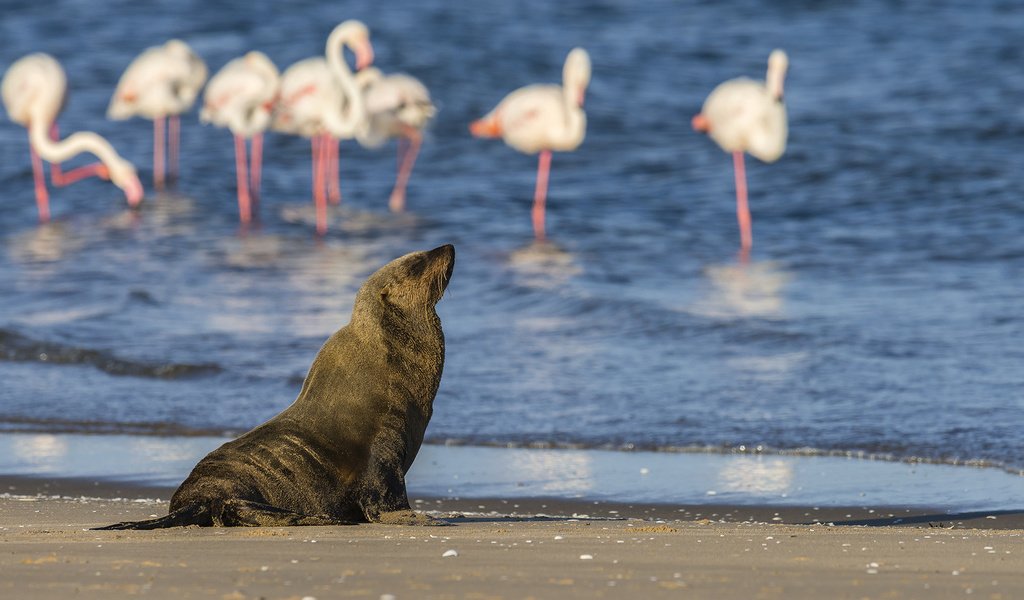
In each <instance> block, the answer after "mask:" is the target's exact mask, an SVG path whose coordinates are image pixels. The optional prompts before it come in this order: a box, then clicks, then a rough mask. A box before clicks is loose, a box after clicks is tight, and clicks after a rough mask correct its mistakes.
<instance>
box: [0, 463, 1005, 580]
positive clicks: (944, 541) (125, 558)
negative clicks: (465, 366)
mask: <svg viewBox="0 0 1024 600" xmlns="http://www.w3.org/2000/svg"><path fill="white" fill-rule="evenodd" d="M0 485H2V487H0V490H4V491H7V494H5V495H4V496H3V497H0V550H2V552H0V598H5V599H6V598H12V599H14V598H70V597H76V598H78V597H81V598H112V597H122V596H131V595H140V596H141V595H145V596H146V597H152V598H220V599H243V598H293V599H296V600H301V599H303V598H317V599H319V600H324V599H327V598H349V597H356V598H372V599H375V600H376V599H378V598H386V597H388V596H389V595H390V596H393V597H394V598H397V599H407V598H633V599H639V598H660V597H671V598H721V599H729V598H814V599H819V598H965V597H967V598H991V599H996V598H999V599H1011V598H1024V530H1022V529H1020V527H1021V514H1020V513H1003V514H997V515H992V514H981V513H979V514H977V515H958V516H952V517H951V516H949V515H941V514H938V513H931V512H928V511H925V512H923V513H922V512H920V511H892V510H891V509H890V510H885V509H882V510H880V509H870V508H857V509H830V510H821V509H819V510H815V509H813V508H806V509H803V508H792V509H785V510H780V509H775V508H766V507H762V508H757V507H742V508H740V507H726V506H703V507H664V506H663V507H643V506H632V505H612V504H593V503H575V504H573V503H565V502H556V501H546V500H532V501H522V500H515V501H512V500H508V501H504V500H490V501H481V500H463V501H452V500H429V501H421V502H419V503H418V504H417V506H419V507H422V508H424V509H429V510H431V511H437V512H433V513H432V514H437V515H438V516H442V517H447V518H448V519H449V520H450V522H451V523H452V524H453V526H451V527H429V528H414V527H395V526H383V525H358V526H350V527H309V528H268V529H212V528H211V529H200V528H186V529H181V528H179V529H170V530H161V531H151V532H131V531H128V532H125V531H89V530H88V528H89V527H94V526H97V525H104V524H109V523H112V522H115V521H120V520H125V519H141V518H147V517H149V516H150V515H158V514H164V513H165V512H166V510H167V504H166V501H165V500H145V501H138V500H110V499H99V497H104V496H105V497H113V496H114V495H120V496H122V497H126V498H137V497H143V496H149V497H157V498H166V497H167V495H168V492H169V491H168V490H159V489H157V490H153V489H150V490H146V489H144V488H132V487H127V486H117V485H109V484H96V485H93V484H91V483H88V482H80V481H79V482H67V481H64V482H53V483H49V484H48V483H46V482H43V481H41V480H18V479H12V478H0ZM38 492H42V494H41V495H38V494H37V493H38ZM154 492H155V493H154ZM83 494H85V495H84V496H83ZM481 507H482V508H481ZM471 511H473V512H471ZM869 511H872V512H869ZM537 512H546V513H547V514H549V515H558V514H563V515H568V516H561V517H547V518H543V517H535V516H534V517H528V516H525V515H528V514H534V513H537ZM510 513H516V514H518V515H519V516H517V517H511V516H507V515H508V514H510ZM572 514H576V515H582V514H587V515H588V516H589V517H591V518H572V517H571V515H572ZM847 514H849V515H851V516H850V517H849V518H847V517H846V516H845V515H847ZM598 515H602V518H595V517H597V516H598ZM890 515H891V516H890ZM609 517H611V518H609ZM701 517H704V518H701ZM814 518H823V520H825V519H828V520H830V522H835V523H870V525H863V524H862V525H851V524H837V525H827V524H823V523H818V524H804V525H792V524H784V523H786V522H789V523H795V522H804V523H811V522H812V521H813V519H814ZM773 519H777V520H776V521H774V522H773V521H772V520H773ZM896 519H902V521H901V522H900V524H898V525H890V524H889V523H892V522H893V521H894V520H896ZM987 525H991V526H994V527H997V526H1002V527H1011V528H1007V529H989V528H986V527H985V526H987ZM453 552H454V554H455V555H451V556H446V554H453Z"/></svg>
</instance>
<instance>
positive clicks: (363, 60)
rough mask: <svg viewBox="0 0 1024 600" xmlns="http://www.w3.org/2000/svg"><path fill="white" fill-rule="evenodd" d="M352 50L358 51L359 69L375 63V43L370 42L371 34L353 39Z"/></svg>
mask: <svg viewBox="0 0 1024 600" xmlns="http://www.w3.org/2000/svg"><path fill="white" fill-rule="evenodd" d="M352 50H353V51H354V52H355V53H356V70H357V71H362V70H363V69H365V68H366V67H369V66H370V65H372V64H373V44H371V43H370V36H369V35H367V36H366V37H365V38H363V39H361V40H355V41H353V42H352Z"/></svg>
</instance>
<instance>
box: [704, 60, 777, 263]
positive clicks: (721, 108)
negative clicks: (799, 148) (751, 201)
mask: <svg viewBox="0 0 1024 600" xmlns="http://www.w3.org/2000/svg"><path fill="white" fill-rule="evenodd" d="M788 65H789V59H788V58H787V57H786V53H785V52H783V51H782V50H773V51H772V53H771V55H770V56H769V57H768V74H767V76H766V77H765V81H764V83H761V82H759V81H754V80H752V79H748V78H746V77H740V78H737V79H730V80H729V81H726V82H724V83H721V84H719V85H718V87H716V88H715V89H714V90H712V92H711V94H710V95H709V96H708V97H707V100H705V101H704V106H703V108H701V111H700V113H699V114H697V115H696V116H695V117H693V128H694V129H696V130H697V131H703V132H706V133H707V134H708V135H709V136H710V137H711V139H712V140H714V141H715V143H716V144H718V145H719V147H721V148H722V150H725V151H726V152H731V153H732V157H733V168H734V170H735V174H736V218H737V220H738V221H739V225H740V249H741V252H742V254H743V256H744V257H746V256H749V254H750V248H751V246H753V244H754V238H753V234H752V233H751V230H750V208H749V206H748V205H747V176H746V172H745V169H744V165H743V153H744V152H749V153H750V154H751V156H754V157H756V158H758V159H760V160H762V161H764V162H766V163H772V162H775V161H776V160H778V159H779V157H781V156H782V153H783V152H785V150H786V137H787V135H788V131H789V129H788V125H787V121H786V105H785V104H783V101H782V84H783V80H784V79H785V77H786V68H787V67H788Z"/></svg>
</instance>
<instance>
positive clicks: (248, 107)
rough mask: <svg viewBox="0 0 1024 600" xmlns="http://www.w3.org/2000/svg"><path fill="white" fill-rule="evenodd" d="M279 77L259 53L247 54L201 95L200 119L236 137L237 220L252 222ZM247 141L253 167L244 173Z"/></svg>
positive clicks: (212, 82) (272, 66)
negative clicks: (265, 137) (247, 141)
mask: <svg viewBox="0 0 1024 600" xmlns="http://www.w3.org/2000/svg"><path fill="white" fill-rule="evenodd" d="M280 85H281V76H280V74H279V73H278V71H277V67H276V66H274V63H273V62H272V61H271V60H270V59H269V58H267V55H266V54H263V53H262V52H255V51H254V52H249V53H248V54H246V55H245V56H243V57H241V58H236V59H234V60H232V61H231V62H229V63H228V64H226V65H224V67H223V68H222V69H221V70H220V71H218V72H217V74H216V75H214V76H213V77H212V78H211V79H210V83H209V84H207V86H206V93H205V95H204V96H203V108H202V110H201V111H200V112H199V119H200V120H201V121H202V122H204V123H213V124H214V125H216V126H218V127H227V128H228V129H230V130H231V133H232V134H234V136H235V170H236V175H237V180H238V218H239V219H240V220H241V221H242V223H248V222H249V221H250V220H251V219H252V201H253V200H258V198H259V191H260V171H261V170H262V164H263V132H264V131H265V130H266V129H267V126H269V125H270V119H271V113H272V110H273V107H274V103H275V102H276V100H277V92H278V89H279V88H280ZM246 139H250V140H251V142H250V145H251V146H252V164H251V168H249V169H248V171H249V172H248V174H246V170H247V165H246V163H247V161H246V156H245V153H246V152H245V140H246Z"/></svg>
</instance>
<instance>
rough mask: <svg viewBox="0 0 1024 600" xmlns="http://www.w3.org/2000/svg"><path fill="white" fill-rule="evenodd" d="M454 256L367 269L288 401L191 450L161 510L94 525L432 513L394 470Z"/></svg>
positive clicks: (415, 439) (440, 353) (428, 378)
mask: <svg viewBox="0 0 1024 600" xmlns="http://www.w3.org/2000/svg"><path fill="white" fill-rule="evenodd" d="M454 264H455V248H454V247H452V246H451V245H446V246H441V247H440V248H435V249H434V250H430V251H428V252H414V253H412V254H407V255H405V256H403V257H401V258H398V259H395V260H393V261H392V262H390V263H388V264H387V265H385V266H384V267H383V268H381V269H380V270H379V271H377V272H376V273H374V274H373V275H372V276H370V278H369V279H367V280H366V283H364V284H363V286H362V288H360V290H359V293H358V294H357V295H356V301H355V307H354V308H353V310H352V320H351V322H349V324H348V325H346V326H345V327H343V328H341V329H340V330H339V331H338V332H336V333H335V334H334V335H332V336H331V337H330V339H328V340H327V342H326V343H325V344H324V346H323V348H321V349H320V352H319V354H317V356H316V359H315V360H314V361H313V365H312V367H310V370H309V374H308V375H307V376H306V381H305V383H303V385H302V391H301V392H299V397H298V398H297V399H296V400H295V402H294V403H292V405H291V406H289V407H288V408H287V409H285V410H284V411H283V412H281V414H279V415H277V416H276V417H274V418H273V419H271V420H269V421H267V422H266V423H264V424H262V425H260V426H259V427H257V428H255V429H253V430H252V431H250V432H248V433H246V434H244V435H242V436H241V437H239V438H238V439H236V440H233V441H231V442H228V443H226V444H224V445H223V446H221V447H220V448H218V449H216V450H214V451H213V452H211V453H210V454H208V455H207V456H206V457H205V458H203V459H202V460H201V461H199V464H197V465H196V466H195V468H194V469H193V470H192V473H191V474H190V475H189V476H188V478H187V479H186V480H185V481H184V483H182V484H181V486H180V487H179V488H178V490H177V491H176V492H175V493H174V496H173V497H172V498H171V506H170V513H169V514H168V515H167V516H165V517H160V518H157V519H150V520H148V521H131V522H124V523H116V524H114V525H109V526H107V527H101V528H99V529H157V528H161V527H176V526H182V525H201V526H288V525H340V524H351V523H354V522H360V521H373V522H386V523H404V524H431V523H439V522H437V521H435V520H434V519H430V518H429V517H426V516H424V515H419V514H417V513H415V512H414V511H413V510H412V508H411V507H410V506H409V499H408V497H407V496H406V490H405V474H406V472H407V471H408V470H409V467H410V466H412V461H413V459H415V458H416V453H417V451H419V448H420V444H421V443H422V441H423V433H424V430H426V427H427V422H428V421H429V420H430V415H431V412H432V410H433V402H434V395H435V394H436V393H437V387H438V385H439V384H440V382H441V371H442V369H443V367H444V334H443V333H442V331H441V320H440V319H439V318H438V316H437V312H435V310H434V305H435V304H436V303H437V301H438V300H440V299H441V295H442V294H443V293H444V291H445V288H446V287H447V285H448V280H449V278H450V277H451V274H452V267H453V266H454Z"/></svg>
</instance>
